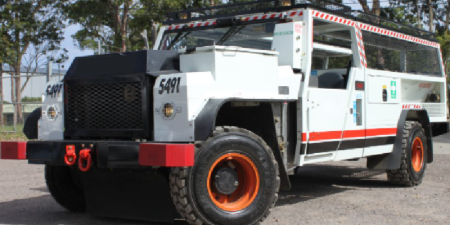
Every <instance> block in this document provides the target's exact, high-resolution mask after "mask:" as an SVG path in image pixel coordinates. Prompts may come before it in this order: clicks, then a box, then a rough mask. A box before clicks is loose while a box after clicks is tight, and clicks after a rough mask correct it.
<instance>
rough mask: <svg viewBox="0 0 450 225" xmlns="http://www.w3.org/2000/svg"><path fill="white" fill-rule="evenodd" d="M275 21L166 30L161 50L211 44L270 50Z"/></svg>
mask: <svg viewBox="0 0 450 225" xmlns="http://www.w3.org/2000/svg"><path fill="white" fill-rule="evenodd" d="M274 29H275V23H264V24H250V25H242V26H235V27H222V28H212V29H208V30H193V31H187V32H177V31H166V33H165V34H164V37H163V39H162V42H161V44H160V46H159V49H160V50H170V49H172V50H178V49H181V48H192V47H201V46H210V45H224V46H240V47H244V48H254V49H263V50H270V49H271V47H272V39H273V31H274Z"/></svg>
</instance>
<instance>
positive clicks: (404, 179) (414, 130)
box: [387, 121, 428, 187]
mask: <svg viewBox="0 0 450 225" xmlns="http://www.w3.org/2000/svg"><path fill="white" fill-rule="evenodd" d="M415 142H416V143H419V142H420V143H421V144H422V147H421V148H422V149H423V151H420V152H421V157H419V156H418V155H417V154H414V153H417V151H419V149H420V148H417V147H415V146H416V145H417V144H416V145H415V144H414V143H415ZM427 150H428V149H427V137H426V135H425V131H424V130H423V128H422V125H421V124H420V123H419V122H416V121H406V122H405V126H404V128H403V140H402V158H401V162H400V168H399V169H397V170H388V171H387V177H388V180H389V181H390V182H391V183H392V184H395V185H398V186H405V187H412V186H417V185H419V184H420V183H422V179H423V177H424V175H425V170H426V168H427ZM420 152H419V153H420ZM418 159H421V160H418ZM415 162H416V163H415Z"/></svg>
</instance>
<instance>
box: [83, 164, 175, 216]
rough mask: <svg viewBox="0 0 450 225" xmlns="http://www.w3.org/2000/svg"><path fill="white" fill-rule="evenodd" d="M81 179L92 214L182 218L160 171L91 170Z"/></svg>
mask: <svg viewBox="0 0 450 225" xmlns="http://www.w3.org/2000/svg"><path fill="white" fill-rule="evenodd" d="M80 178H81V183H82V185H83V188H84V191H85V196H86V209H87V213H89V214H93V215H96V216H104V217H116V218H125V219H135V220H146V221H155V222H173V220H174V219H175V218H179V216H178V213H177V212H176V210H175V207H174V205H173V202H172V198H171V197H170V190H169V183H168V180H167V178H166V176H164V174H163V173H162V172H161V171H159V170H114V171H109V170H95V171H92V170H91V171H89V172H87V173H81V172H80Z"/></svg>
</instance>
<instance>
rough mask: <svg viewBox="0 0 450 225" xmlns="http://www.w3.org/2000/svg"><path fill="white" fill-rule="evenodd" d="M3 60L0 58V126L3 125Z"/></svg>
mask: <svg viewBox="0 0 450 225" xmlns="http://www.w3.org/2000/svg"><path fill="white" fill-rule="evenodd" d="M4 125H5V124H4V123H3V62H2V61H1V60H0V126H1V127H3V126H4Z"/></svg>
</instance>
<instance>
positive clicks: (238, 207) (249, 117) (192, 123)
mask: <svg viewBox="0 0 450 225" xmlns="http://www.w3.org/2000/svg"><path fill="white" fill-rule="evenodd" d="M313 2H314V4H309V3H300V4H298V1H294V0H293V1H278V0H277V1H273V0H270V1H269V0H263V1H258V2H246V3H236V4H231V3H230V4H227V5H222V6H215V7H211V8H204V9H195V10H187V11H182V12H175V13H170V14H169V15H168V19H167V21H166V24H165V26H163V27H162V28H161V31H160V32H159V36H158V38H157V41H156V43H155V46H154V48H153V50H146V51H137V52H125V53H115V54H106V55H96V56H87V57H78V58H76V59H75V60H74V61H73V63H72V65H71V67H70V69H69V70H68V72H67V74H66V75H65V77H64V79H63V80H62V81H61V82H56V83H49V84H48V86H47V87H46V90H45V93H44V94H43V103H42V109H38V110H37V111H35V112H34V113H33V114H32V115H31V116H30V117H29V118H28V120H27V122H26V124H25V128H24V131H25V133H26V135H27V136H28V138H29V139H30V140H29V141H27V142H2V143H1V154H2V158H3V159H26V160H28V162H29V163H31V164H45V166H46V167H45V178H46V181H47V185H48V189H49V191H50V193H51V194H52V196H53V197H54V199H55V200H56V201H57V202H58V203H59V204H60V205H62V206H63V207H65V208H67V209H68V210H70V211H74V212H87V213H91V214H94V215H99V216H111V217H121V218H131V219H141V220H149V221H160V222H172V221H174V219H177V218H183V219H185V220H186V221H187V222H189V223H190V224H258V223H259V222H260V221H262V220H264V219H265V218H266V217H267V216H268V214H269V212H270V210H271V208H272V207H274V205H275V203H276V201H277V198H278V191H279V190H280V189H282V190H287V189H289V188H290V181H289V175H293V174H294V173H295V171H296V169H301V167H302V166H304V165H307V164H313V163H318V162H326V161H343V160H355V159H360V158H366V159H367V168H369V169H376V170H383V171H386V173H387V179H388V180H389V181H390V182H392V183H393V184H394V185H400V186H408V187H410V186H415V185H419V184H420V183H421V182H422V179H423V177H424V174H425V169H426V167H427V164H428V163H431V162H432V161H433V145H432V139H431V138H432V136H436V135H439V134H443V133H446V132H448V123H447V111H446V101H447V96H446V94H445V93H446V87H447V86H446V76H445V73H444V66H443V61H442V56H441V53H440V46H439V44H438V42H437V41H435V40H434V39H433V36H432V35H431V34H429V33H427V32H425V31H422V30H417V29H414V28H412V27H408V26H404V25H399V24H395V23H393V22H392V21H388V20H386V19H382V18H379V17H375V16H372V15H368V14H364V13H357V12H353V11H351V10H350V9H349V7H347V6H343V5H340V4H337V3H333V2H327V1H324V0H314V1H313Z"/></svg>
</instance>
